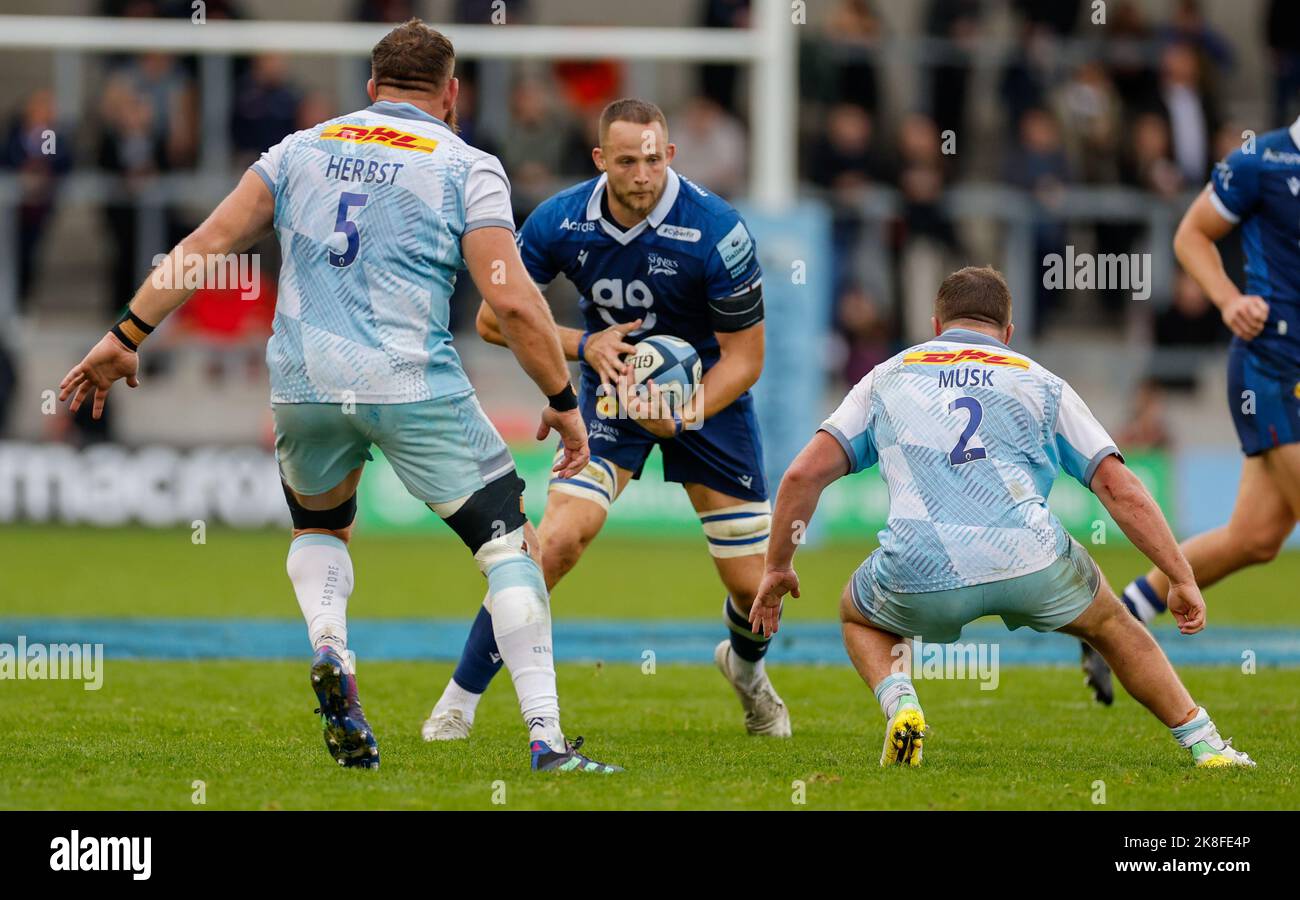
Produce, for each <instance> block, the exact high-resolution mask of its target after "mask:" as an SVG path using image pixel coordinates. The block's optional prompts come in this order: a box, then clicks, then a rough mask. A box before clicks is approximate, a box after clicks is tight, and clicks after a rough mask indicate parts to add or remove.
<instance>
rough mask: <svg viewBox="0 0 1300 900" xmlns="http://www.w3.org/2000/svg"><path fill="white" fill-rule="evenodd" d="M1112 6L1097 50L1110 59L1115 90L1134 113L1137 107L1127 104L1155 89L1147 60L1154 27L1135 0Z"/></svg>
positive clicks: (1130, 112)
mask: <svg viewBox="0 0 1300 900" xmlns="http://www.w3.org/2000/svg"><path fill="white" fill-rule="evenodd" d="M1110 9H1111V11H1110V15H1109V18H1108V19H1107V24H1106V39H1105V40H1104V41H1102V42H1101V43H1100V44H1099V45H1098V49H1099V51H1100V53H1101V54H1102V58H1103V59H1105V60H1106V62H1107V68H1108V69H1109V70H1110V79H1111V81H1112V82H1114V84H1115V90H1116V92H1117V93H1118V94H1119V96H1120V97H1122V98H1124V101H1125V103H1126V108H1125V113H1126V114H1127V115H1132V114H1133V113H1134V112H1136V111H1137V110H1136V108H1133V107H1131V106H1128V105H1127V104H1135V103H1141V102H1142V98H1144V97H1150V96H1151V93H1152V91H1154V90H1155V84H1156V79H1155V77H1154V75H1153V74H1152V72H1151V67H1150V66H1149V65H1148V61H1147V56H1148V53H1149V51H1148V46H1149V44H1150V41H1151V40H1152V34H1151V29H1150V28H1149V27H1148V26H1147V22H1146V19H1145V18H1144V17H1143V15H1142V11H1141V10H1140V9H1139V8H1138V6H1137V4H1136V3H1135V2H1133V0H1121V2H1119V3H1117V4H1113V5H1112V6H1111V8H1110Z"/></svg>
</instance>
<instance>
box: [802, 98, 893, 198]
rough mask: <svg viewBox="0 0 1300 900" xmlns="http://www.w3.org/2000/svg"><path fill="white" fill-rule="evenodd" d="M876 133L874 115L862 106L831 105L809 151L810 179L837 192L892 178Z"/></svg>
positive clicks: (852, 190)
mask: <svg viewBox="0 0 1300 900" xmlns="http://www.w3.org/2000/svg"><path fill="white" fill-rule="evenodd" d="M874 132H875V126H874V123H873V121H872V118H871V115H870V114H869V113H868V112H867V111H866V110H865V109H863V108H862V107H860V106H855V105H853V104H850V103H840V104H838V105H836V106H833V107H831V109H830V111H829V113H827V115H826V123H825V127H824V128H823V129H822V131H821V133H820V136H819V137H818V139H817V141H816V142H815V143H814V144H813V146H812V147H811V149H810V151H809V154H808V177H809V179H810V180H811V181H812V182H813V183H814V184H817V185H819V186H821V187H824V188H829V189H830V190H832V191H835V192H837V193H844V192H854V191H857V190H860V189H862V188H865V187H867V186H868V185H870V184H871V183H872V182H874V181H887V180H889V178H890V172H889V167H888V165H887V164H886V162H885V161H884V160H883V159H882V157H881V155H880V153H879V152H878V151H877V150H876V147H875V140H874Z"/></svg>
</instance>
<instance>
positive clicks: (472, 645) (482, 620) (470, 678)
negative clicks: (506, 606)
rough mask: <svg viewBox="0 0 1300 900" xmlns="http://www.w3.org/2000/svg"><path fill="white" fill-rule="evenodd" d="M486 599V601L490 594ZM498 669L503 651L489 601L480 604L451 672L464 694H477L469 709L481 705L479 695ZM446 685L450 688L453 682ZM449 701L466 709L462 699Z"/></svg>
mask: <svg viewBox="0 0 1300 900" xmlns="http://www.w3.org/2000/svg"><path fill="white" fill-rule="evenodd" d="M483 602H484V604H486V603H487V602H488V601H487V598H484V600H483ZM499 671H501V654H500V653H499V652H498V651H497V639H496V636H495V635H494V634H493V633H492V614H491V613H490V612H488V610H487V606H486V605H484V606H480V607H479V610H478V615H477V616H475V617H474V624H473V625H471V626H470V629H469V637H467V638H465V646H464V648H463V649H462V650H461V651H460V662H458V663H456V671H455V672H453V673H452V675H451V677H452V682H453V683H454V684H455V685H457V686H458V687H459V688H460V693H461V694H466V695H471V696H473V697H474V700H473V706H470V707H469V710H468V711H469V712H473V707H474V706H477V705H478V697H479V696H480V695H481V694H482V693H483V692H484V691H486V690H487V688H488V685H489V684H491V683H492V679H493V677H494V676H495V675H496V674H497V672H499ZM447 689H448V690H450V689H451V685H448V686H447ZM443 696H444V697H445V696H446V694H445V693H444V694H443ZM438 705H439V706H441V705H442V702H441V701H439V703H438ZM450 705H452V706H455V707H456V708H457V709H466V707H465V706H464V705H463V704H461V703H453V704H450Z"/></svg>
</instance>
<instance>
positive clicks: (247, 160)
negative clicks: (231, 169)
mask: <svg viewBox="0 0 1300 900" xmlns="http://www.w3.org/2000/svg"><path fill="white" fill-rule="evenodd" d="M300 106H302V92H301V91H299V90H298V88H297V87H295V86H294V85H293V84H292V83H290V81H289V61H288V59H287V58H286V57H285V56H283V55H282V54H278V53H268V54H263V55H262V56H258V57H255V58H254V59H253V62H252V65H251V66H250V67H249V69H248V72H247V74H246V75H245V76H244V78H243V80H242V81H241V83H240V85H239V89H238V90H237V91H236V93H235V102H234V110H233V115H232V121H231V137H232V139H233V142H234V147H235V153H236V154H237V159H236V160H235V162H236V165H237V167H239V168H241V169H242V168H245V167H247V166H248V165H250V164H251V163H252V162H253V161H254V160H256V159H257V157H258V156H259V155H260V154H261V153H262V151H263V150H266V149H267V148H268V147H271V146H274V145H275V144H278V143H279V142H280V141H281V140H283V139H284V138H285V137H286V136H287V135H289V134H291V133H292V132H293V131H294V129H295V128H296V126H297V124H298V122H299V115H298V109H299V107H300ZM327 118H328V117H327Z"/></svg>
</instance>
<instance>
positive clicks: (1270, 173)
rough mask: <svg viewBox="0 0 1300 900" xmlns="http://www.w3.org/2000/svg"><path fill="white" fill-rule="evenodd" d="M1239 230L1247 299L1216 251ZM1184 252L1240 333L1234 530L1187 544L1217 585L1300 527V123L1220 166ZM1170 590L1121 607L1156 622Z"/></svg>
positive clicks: (1094, 670) (1233, 363)
mask: <svg viewBox="0 0 1300 900" xmlns="http://www.w3.org/2000/svg"><path fill="white" fill-rule="evenodd" d="M1238 225H1240V226H1241V243H1242V249H1243V250H1244V251H1245V255H1246V290H1245V291H1244V292H1243V291H1241V290H1240V289H1239V288H1238V287H1237V286H1236V285H1235V284H1233V282H1232V279H1230V278H1229V277H1228V274H1227V272H1226V271H1224V268H1223V259H1222V257H1220V256H1219V251H1218V248H1217V247H1215V246H1214V243H1215V241H1218V240H1222V239H1223V238H1225V237H1227V235H1228V233H1229V232H1231V231H1232V229H1233V228H1236V227H1237V226H1238ZM1174 253H1175V254H1176V255H1177V256H1178V261H1179V262H1180V263H1182V265H1183V268H1184V269H1186V270H1187V272H1188V274H1190V275H1191V276H1192V277H1193V278H1195V279H1196V282H1197V283H1198V284H1199V285H1200V286H1201V289H1202V290H1203V291H1205V294H1206V296H1207V297H1209V298H1210V300H1211V301H1212V302H1213V303H1214V305H1215V306H1217V307H1218V308H1219V311H1220V313H1222V315H1223V322H1224V324H1225V325H1227V326H1228V328H1229V329H1231V331H1232V345H1231V347H1230V348H1229V350H1228V410H1229V412H1231V413H1232V421H1233V424H1234V425H1235V426H1236V428H1237V438H1238V440H1239V442H1240V444H1241V452H1242V453H1243V454H1245V456H1246V459H1245V461H1244V462H1243V463H1242V467H1241V481H1240V482H1239V484H1238V487H1237V501H1236V504H1235V505H1234V506H1233V509H1232V515H1231V517H1230V518H1229V519H1228V523H1227V524H1226V525H1222V526H1220V527H1218V528H1215V529H1214V530H1212V531H1207V532H1205V533H1203V534H1198V535H1196V536H1194V537H1191V538H1188V539H1187V540H1186V541H1185V542H1184V543H1183V553H1185V554H1186V555H1187V560H1188V562H1190V563H1191V564H1192V571H1193V572H1194V573H1195V574H1196V582H1197V584H1199V585H1200V586H1201V587H1202V588H1207V587H1209V586H1210V585H1212V584H1214V583H1215V582H1217V581H1219V580H1221V579H1223V578H1226V577H1228V576H1229V575H1231V574H1232V573H1233V572H1236V571H1237V570H1238V569H1244V568H1245V567H1247V566H1253V565H1258V564H1259V563H1266V562H1269V561H1270V560H1272V559H1273V558H1274V557H1276V556H1277V554H1278V552H1279V551H1280V550H1281V549H1282V545H1283V544H1284V543H1285V542H1286V539H1287V538H1288V537H1289V536H1290V535H1291V532H1292V531H1293V530H1294V529H1295V525H1296V521H1297V520H1300V119H1297V120H1296V121H1295V122H1293V123H1292V124H1291V126H1290V127H1289V128H1279V129H1277V130H1276V131H1270V132H1268V133H1267V134H1262V135H1259V137H1258V138H1255V139H1254V140H1253V141H1251V142H1250V143H1247V144H1246V145H1244V146H1243V147H1241V148H1239V149H1237V150H1234V151H1233V152H1232V153H1230V154H1228V156H1227V158H1226V159H1224V160H1223V161H1222V162H1220V163H1219V164H1218V165H1217V166H1215V169H1214V174H1213V177H1212V178H1211V180H1210V183H1209V184H1208V185H1206V187H1205V191H1204V192H1203V193H1202V194H1201V195H1200V196H1199V197H1197V198H1196V202H1194V203H1193V204H1192V205H1191V207H1189V208H1188V210H1187V212H1186V214H1184V216H1183V221H1182V223H1181V224H1180V225H1179V226H1178V231H1177V233H1176V234H1175V235H1174ZM1168 593H1169V581H1168V579H1167V578H1165V576H1164V574H1163V573H1162V572H1160V571H1159V570H1158V569H1153V570H1151V571H1150V572H1148V573H1147V574H1145V575H1142V576H1140V577H1138V578H1135V579H1133V581H1132V582H1130V583H1129V585H1128V587H1127V588H1125V589H1124V595H1123V600H1124V604H1125V605H1126V606H1127V607H1128V608H1129V611H1130V612H1132V613H1133V615H1135V616H1137V617H1138V618H1139V619H1141V620H1142V621H1143V622H1150V621H1151V620H1152V619H1154V618H1155V617H1156V616H1157V615H1159V614H1160V613H1162V612H1164V610H1165V607H1166V606H1167V605H1168ZM1083 651H1084V653H1083V661H1084V671H1085V672H1086V673H1087V675H1088V684H1089V686H1090V687H1091V688H1092V689H1093V694H1094V696H1095V697H1096V699H1097V700H1098V701H1100V702H1102V703H1106V704H1109V703H1110V702H1111V698H1112V696H1113V691H1112V688H1111V683H1110V672H1109V671H1108V670H1107V668H1106V665H1105V663H1104V662H1103V661H1102V660H1100V659H1098V658H1097V657H1096V654H1094V653H1092V652H1091V651H1090V650H1089V648H1088V645H1087V644H1084V646H1083Z"/></svg>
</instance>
